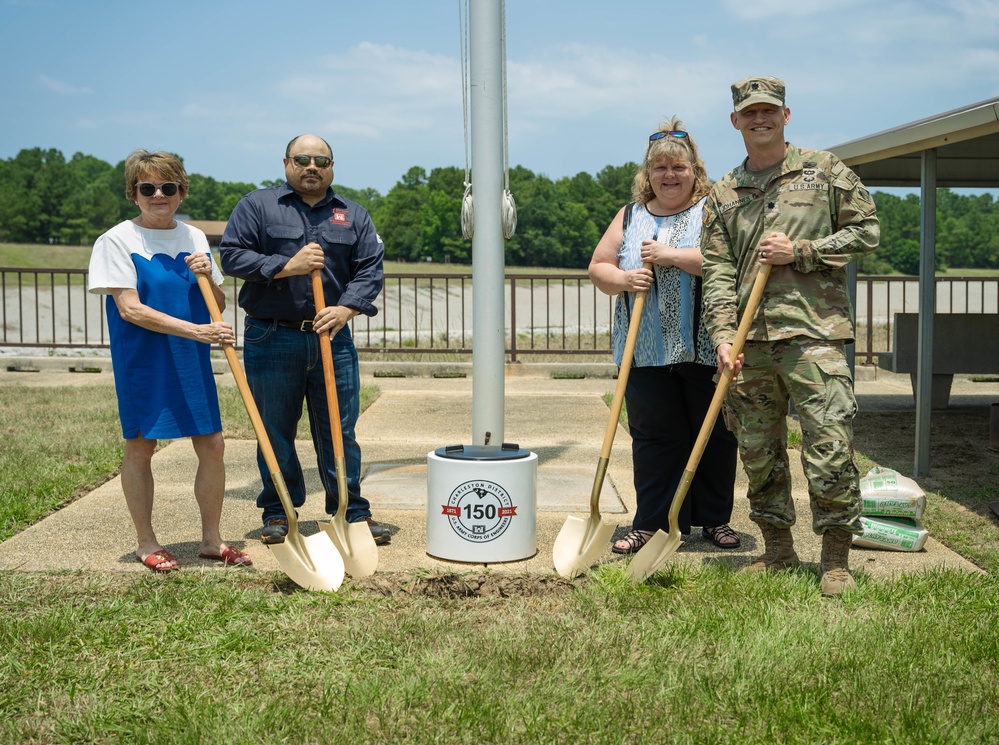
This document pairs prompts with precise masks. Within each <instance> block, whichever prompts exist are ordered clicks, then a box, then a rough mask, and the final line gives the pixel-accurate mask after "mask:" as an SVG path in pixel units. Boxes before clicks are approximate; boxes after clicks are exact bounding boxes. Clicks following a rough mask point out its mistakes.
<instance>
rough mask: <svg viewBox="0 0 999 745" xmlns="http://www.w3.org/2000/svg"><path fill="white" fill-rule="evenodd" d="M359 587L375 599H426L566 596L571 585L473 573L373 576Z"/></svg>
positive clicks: (538, 577)
mask: <svg viewBox="0 0 999 745" xmlns="http://www.w3.org/2000/svg"><path fill="white" fill-rule="evenodd" d="M356 584H357V585H358V586H359V587H361V588H363V589H365V590H368V591H369V592H373V593H377V594H379V595H386V596H390V595H414V596H421V597H428V598H510V597H533V596H538V595H555V594H559V593H564V592H569V591H570V590H571V589H572V582H570V581H569V580H567V579H563V578H562V577H559V576H556V575H544V574H506V573H498V572H497V573H494V572H476V573H468V574H457V573H453V572H448V573H444V574H430V575H413V574H407V573H403V572H387V573H384V574H381V573H379V574H375V575H372V576H371V577H366V578H364V579H361V580H357V583H356Z"/></svg>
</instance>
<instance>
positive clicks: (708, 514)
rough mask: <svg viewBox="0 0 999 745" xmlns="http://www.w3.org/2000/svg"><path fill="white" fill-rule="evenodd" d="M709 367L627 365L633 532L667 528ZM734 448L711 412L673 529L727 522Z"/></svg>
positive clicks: (706, 392) (709, 388)
mask: <svg viewBox="0 0 999 745" xmlns="http://www.w3.org/2000/svg"><path fill="white" fill-rule="evenodd" d="M714 373H715V368H714V367H709V366H707V365H698V364H695V363H684V364H680V365H671V366H669V367H636V368H633V369H632V370H631V374H630V376H629V377H628V386H627V388H626V389H625V394H624V400H625V403H626V405H627V407H628V424H629V428H630V430H631V439H632V455H633V458H634V466H635V493H636V496H637V509H636V510H635V520H634V523H633V526H632V527H633V528H634V529H635V530H657V529H662V530H665V531H668V530H669V508H670V505H671V504H672V503H673V495H674V494H675V493H676V488H677V486H678V485H679V483H680V478H681V477H682V476H683V471H684V468H685V467H686V465H687V461H688V460H689V458H690V454H691V452H692V451H693V449H694V442H695V441H696V440H697V435H698V433H699V432H700V431H701V425H702V424H703V422H704V416H705V414H707V411H708V406H709V405H710V403H711V398H712V396H714V392H715V384H714V382H713V380H712V378H713V376H714ZM737 454H738V444H737V442H736V439H735V435H733V434H732V433H731V432H729V431H728V429H726V427H725V424H724V422H723V421H722V417H720V416H719V417H718V419H717V420H716V421H715V425H714V429H713V430H712V432H711V437H710V438H709V439H708V443H707V446H706V447H705V449H704V454H703V455H702V456H701V460H700V463H699V464H698V466H697V470H696V471H695V473H694V479H693V481H692V482H691V484H690V489H689V491H688V492H687V496H686V498H685V499H684V502H683V506H682V507H681V508H680V515H679V525H680V530H681V532H683V533H685V534H686V533H689V532H690V526H691V525H698V526H708V527H714V526H716V525H722V524H724V523H727V522H729V520H730V519H731V517H732V497H733V493H734V490H735V468H736V459H737Z"/></svg>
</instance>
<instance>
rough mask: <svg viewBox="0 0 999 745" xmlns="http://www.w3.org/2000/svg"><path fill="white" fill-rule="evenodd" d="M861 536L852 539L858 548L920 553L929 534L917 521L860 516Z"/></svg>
mask: <svg viewBox="0 0 999 745" xmlns="http://www.w3.org/2000/svg"><path fill="white" fill-rule="evenodd" d="M860 524H861V525H862V526H863V528H864V534H863V535H855V536H854V537H853V545H854V546H859V547H860V548H882V549H887V550H889V551H921V550H922V549H923V544H925V543H926V539H927V537H929V533H928V532H927V531H926V528H924V527H923V524H922V523H921V522H919V520H912V519H909V518H905V517H868V516H866V515H861V516H860Z"/></svg>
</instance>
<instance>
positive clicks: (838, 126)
mask: <svg viewBox="0 0 999 745" xmlns="http://www.w3.org/2000/svg"><path fill="white" fill-rule="evenodd" d="M472 1H473V2H480V1H482V0H472ZM506 16H507V78H508V89H509V148H510V154H509V159H510V164H511V165H523V166H525V167H527V168H529V169H531V170H532V171H534V172H536V173H543V174H546V175H548V176H550V177H552V178H556V179H557V178H559V177H562V176H566V175H573V174H575V173H578V172H580V171H586V172H588V173H596V172H597V171H599V170H600V169H601V168H603V167H604V166H606V165H609V164H612V165H620V164H622V163H625V162H627V161H629V160H639V159H640V158H641V156H642V154H643V151H644V147H645V143H646V140H647V136H648V134H649V133H650V132H652V131H654V129H655V128H656V126H657V124H658V122H659V121H660V120H662V119H665V118H668V117H669V116H670V115H672V114H674V113H675V114H678V115H680V116H681V117H682V118H683V119H684V120H685V121H686V123H687V127H688V129H689V130H690V132H691V133H692V134H693V136H694V137H695V138H696V140H697V142H698V144H699V146H700V149H701V153H702V156H703V157H704V160H705V163H706V164H707V167H708V171H709V174H710V176H711V177H712V178H719V177H720V176H722V175H723V174H724V173H725V172H726V171H727V170H728V169H729V168H731V167H732V166H734V165H735V164H736V163H737V162H739V161H740V160H741V159H742V157H743V156H744V153H743V150H742V143H741V139H740V137H739V135H738V133H737V132H736V131H735V130H734V129H732V127H731V124H730V123H729V121H728V115H729V112H730V111H731V105H732V102H731V97H730V93H729V85H730V84H731V83H732V82H733V81H734V80H737V79H738V78H741V77H744V76H746V75H750V74H770V75H776V76H778V77H782V78H783V79H784V80H785V81H786V82H787V86H788V100H787V103H788V105H789V106H790V108H791V122H790V124H789V126H788V130H787V134H788V138H789V139H790V140H791V141H792V142H795V143H796V144H799V145H802V146H807V147H819V148H827V147H831V146H833V145H836V144H840V143H842V142H845V141H848V140H852V139H855V138H858V137H862V136H865V135H868V134H871V133H874V132H879V131H882V130H885V129H889V128H891V127H895V126H898V125H901V124H905V123H908V122H911V121H915V120H918V119H922V118H924V117H927V116H931V115H934V114H938V113H941V112H944V111H948V110H951V109H955V108H959V107H962V106H965V105H967V104H971V103H976V102H979V101H982V100H984V99H987V98H992V97H995V96H999V74H997V71H999V0H939V1H931V0H921V1H916V0H908V1H906V0H879V1H878V2H872V1H870V0H838V1H837V2H835V3H832V2H818V1H817V0H816V1H815V2H812V1H811V0H769V1H768V0H756V2H738V1H736V0H702V1H701V2H673V1H671V0H658V1H657V2H647V1H646V0H630V1H628V2H620V3H618V2H589V1H587V0H507V4H506ZM0 90H2V106H0V158H3V159H8V158H12V157H13V156H15V155H16V154H17V153H18V152H19V151H20V150H22V149H25V148H33V147H41V148H56V149H58V150H61V151H62V152H63V154H64V155H65V156H66V157H67V158H69V157H71V156H72V155H73V154H74V153H76V152H83V153H86V154H88V155H93V156H96V157H98V158H100V159H102V160H105V161H108V162H109V163H112V164H114V163H117V162H118V161H120V160H122V159H123V158H124V157H125V155H126V154H127V153H128V152H129V151H130V150H131V149H132V148H135V147H144V148H147V149H150V150H168V151H172V152H176V153H178V154H179V155H181V156H182V157H183V158H184V160H185V164H186V166H187V168H188V170H189V171H190V172H193V173H200V174H202V175H205V176H212V177H214V178H216V179H219V180H223V181H244V182H251V183H259V182H260V181H262V180H264V179H273V178H279V177H281V176H283V171H282V166H281V160H280V159H281V157H282V155H283V151H284V146H285V143H286V142H287V141H288V140H289V139H290V138H291V137H292V136H294V135H296V134H299V133H303V132H314V133H316V134H320V135H322V136H324V137H325V138H326V139H327V140H329V141H330V142H331V144H332V145H333V149H334V153H335V159H336V182H337V183H341V184H345V185H347V186H351V187H354V188H363V187H373V188H375V189H377V190H378V191H380V192H382V193H383V194H384V193H385V192H386V191H388V189H389V188H391V186H392V185H393V184H395V183H396V182H397V181H398V180H399V178H400V177H401V176H402V175H403V174H404V173H405V172H406V171H407V170H408V169H409V168H410V167H412V166H423V167H424V168H426V169H427V170H428V171H429V170H430V169H432V168H434V167H436V166H445V165H453V166H459V167H464V165H465V155H464V137H463V129H462V126H463V125H462V91H461V71H460V42H459V22H458V0H383V1H379V0H366V1H365V2H353V3H341V2H326V3H323V2H316V3H309V4H299V3H296V4H290V5H285V4H284V3H279V2H273V0H240V2H235V1H234V0H198V2H193V1H191V0H174V2H171V3H145V2H137V1H136V0H128V1H127V2H126V1H123V0H0ZM514 196H516V195H514Z"/></svg>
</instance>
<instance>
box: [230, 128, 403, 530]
mask: <svg viewBox="0 0 999 745" xmlns="http://www.w3.org/2000/svg"><path fill="white" fill-rule="evenodd" d="M284 168H285V176H286V177H287V179H288V180H287V183H284V184H282V185H281V186H274V187H271V188H268V189H258V190H257V191H253V192H250V193H249V194H247V195H246V196H245V197H243V198H242V199H241V200H240V201H239V203H238V204H237V205H236V208H235V209H234V210H233V212H232V215H231V216H230V218H229V224H228V225H227V226H226V230H225V234H224V235H223V237H222V245H221V251H220V256H221V263H222V269H223V270H224V271H225V273H226V274H229V275H230V276H233V277H240V278H242V279H243V280H245V281H244V283H243V287H242V289H241V290H240V292H239V305H240V306H241V307H242V308H243V310H244V311H246V323H245V328H244V334H243V363H244V366H245V368H246V377H247V380H248V381H249V384H250V390H251V392H252V393H253V398H254V400H255V401H256V403H257V407H258V408H259V409H260V416H261V419H262V420H263V423H264V427H265V428H266V430H267V433H268V436H269V437H270V439H271V444H272V446H273V447H274V453H275V456H276V457H277V461H278V466H279V467H280V471H281V474H282V476H283V477H284V479H285V482H286V484H287V486H288V492H289V493H290V495H291V499H292V502H293V503H294V505H295V506H296V507H300V506H301V505H303V504H304V503H305V480H304V477H303V474H302V467H301V464H300V463H299V460H298V453H297V452H296V450H295V434H296V432H297V431H298V422H299V419H301V417H302V406H303V403H307V404H308V410H309V426H310V429H311V432H312V442H313V445H314V446H315V449H316V457H317V461H318V465H319V474H320V477H321V479H322V482H323V485H324V487H325V489H326V512H328V513H329V514H331V515H332V514H335V513H336V510H337V505H338V494H337V480H336V470H335V466H334V456H333V442H332V434H331V429H330V421H329V414H328V411H329V409H328V408H327V402H326V388H325V385H324V381H323V366H322V361H321V358H320V348H319V334H320V333H322V332H324V331H328V332H329V334H330V339H331V341H332V347H333V365H334V369H335V370H336V389H337V398H338V399H339V404H340V420H341V427H342V429H343V445H344V459H345V462H346V466H347V492H348V505H347V521H348V522H359V521H362V520H364V521H366V522H367V523H368V525H369V527H370V529H371V535H372V537H373V538H374V540H375V543H378V544H384V543H388V541H389V531H388V529H387V528H386V527H385V526H383V525H379V524H378V523H376V522H374V521H373V520H372V519H371V508H370V505H369V503H368V501H367V500H366V499H365V498H364V497H362V496H361V485H360V482H361V448H360V446H359V445H358V443H357V439H356V437H355V435H354V425H355V424H356V423H357V417H358V415H359V413H360V387H361V384H360V373H359V370H358V365H357V351H356V349H355V348H354V342H353V340H352V339H351V336H350V328H349V327H348V325H347V324H348V322H349V321H350V320H351V319H352V318H353V317H354V316H356V315H358V314H359V313H363V314H365V315H368V316H373V315H375V313H377V312H378V311H377V308H375V306H374V301H375V298H376V297H378V293H379V292H381V289H382V280H383V272H382V259H383V258H384V254H385V248H384V246H383V244H382V241H381V238H379V237H378V233H377V232H375V227H374V225H373V224H372V222H371V217H370V216H369V215H368V213H367V211H366V210H365V209H364V208H363V207H361V206H360V205H359V204H356V203H355V202H352V201H350V200H349V199H344V198H343V197H341V196H339V195H337V194H336V193H335V192H334V191H333V189H332V188H330V184H332V183H333V151H332V150H331V149H330V146H329V144H327V142H326V141H325V140H323V139H322V138H320V137H317V136H315V135H300V136H298V137H296V138H295V139H293V140H292V141H291V142H289V143H288V147H287V149H286V150H285V157H284ZM313 269H319V270H321V271H322V279H323V294H324V296H325V299H326V302H327V303H328V305H327V307H326V308H324V309H323V310H322V311H321V312H319V313H318V314H317V313H316V305H315V298H314V297H313V294H312V282H311V279H310V277H309V274H310V272H311V271H312V270H313ZM257 466H258V467H259V469H260V477H261V480H262V481H263V491H261V493H260V496H258V497H257V506H258V507H260V508H261V510H263V523H264V527H263V530H262V531H261V539H262V540H263V542H264V543H281V542H282V541H284V538H285V536H286V535H287V534H288V520H287V517H286V515H285V513H284V509H283V508H282V507H281V501H280V499H279V498H278V494H277V490H276V489H275V487H274V483H273V481H272V479H271V476H270V473H269V469H268V468H267V465H266V464H265V463H264V460H263V456H262V455H261V454H260V451H259V449H258V451H257Z"/></svg>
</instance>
